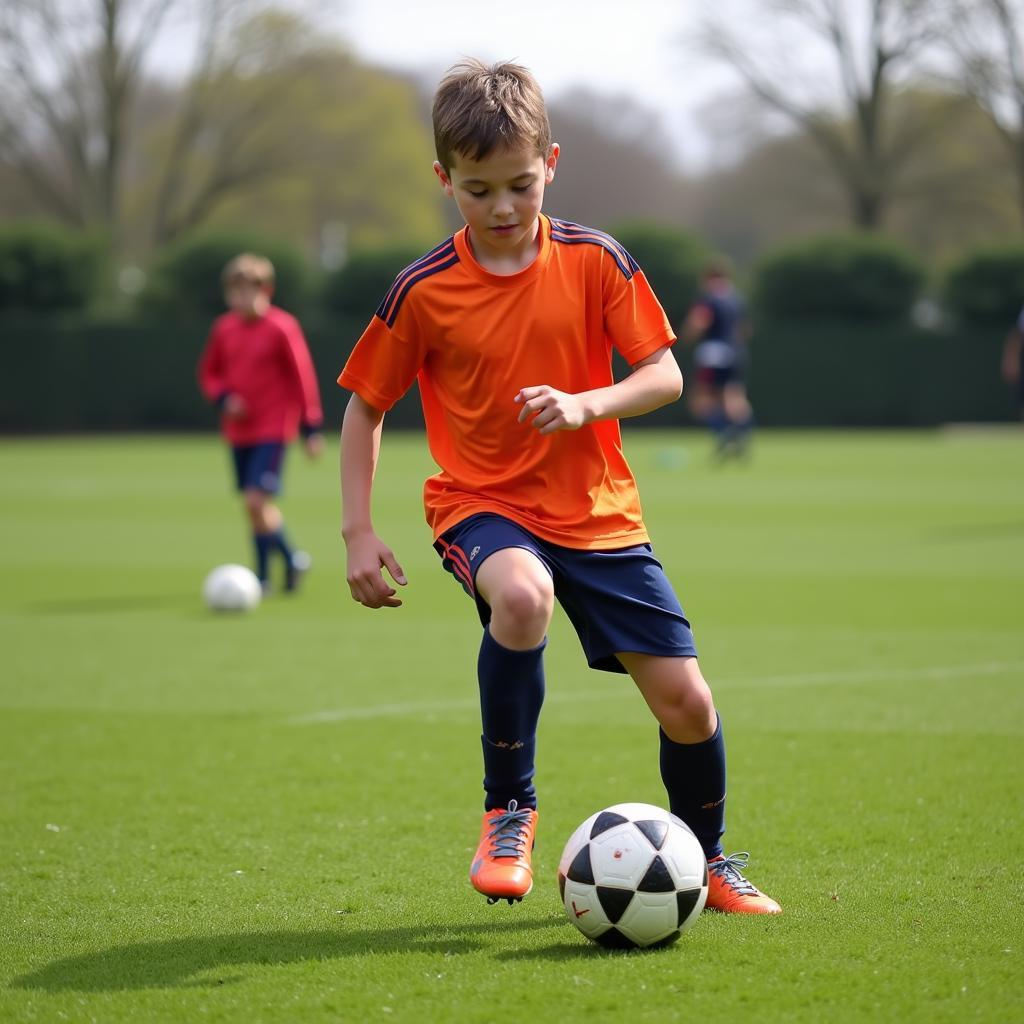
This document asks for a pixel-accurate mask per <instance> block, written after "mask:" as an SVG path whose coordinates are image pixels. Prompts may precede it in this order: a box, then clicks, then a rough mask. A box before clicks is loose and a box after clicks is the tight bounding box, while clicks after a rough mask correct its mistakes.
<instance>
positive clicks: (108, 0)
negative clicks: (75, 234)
mask: <svg viewBox="0 0 1024 1024" xmlns="http://www.w3.org/2000/svg"><path fill="white" fill-rule="evenodd" d="M174 6H175V0H64V2H60V0H5V3H4V4H3V6H2V9H0V10H2V13H0V77H2V78H3V80H4V83H5V84H4V89H3V93H2V99H0V158H2V159H3V160H4V161H5V162H7V163H9V164H10V165H11V166H13V167H15V168H16V169H17V170H18V171H19V172H20V174H21V176H22V177H23V179H24V180H25V181H26V182H27V183H28V184H29V185H30V186H31V188H32V189H33V191H34V192H35V194H36V195H37V196H38V197H39V199H40V200H41V201H42V203H43V204H44V206H45V207H46V208H47V209H49V210H50V211H51V212H52V213H53V214H54V215H56V216H57V217H59V218H60V219H62V220H64V221H67V222H68V223H71V224H76V225H82V226H85V225H94V224H98V225H103V226H104V227H107V228H108V229H110V230H111V231H114V230H115V229H116V224H117V216H118V210H117V205H118V190H119V179H120V174H121V169H122V164H123V158H124V145H125V138H124V129H125V123H126V115H127V112H128V108H129V106H130V104H131V103H132V100H133V97H134V95H135V92H136V90H137V88H138V84H139V81H140V77H141V75H142V66H143V62H144V60H145V57H146V54H147V52H148V50H149V48H150V46H151V45H152V43H153V41H154V40H155V39H156V37H157V35H158V33H159V31H160V28H161V25H162V24H163V23H164V21H165V20H166V19H167V17H168V15H169V14H170V13H171V11H172V9H173V8H174Z"/></svg>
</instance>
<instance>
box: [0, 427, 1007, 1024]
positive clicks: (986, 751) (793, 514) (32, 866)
mask: <svg viewBox="0 0 1024 1024" xmlns="http://www.w3.org/2000/svg"><path fill="white" fill-rule="evenodd" d="M627 450H628V453H629V455H630V458H631V461H632V462H633V465H634V468H635V470H636V472H637V475H638V477H639V478H640V483H641V491H642V494H643V496H644V500H645V509H646V514H647V520H648V524H649V526H650V528H651V531H652V533H653V535H654V538H655V543H656V550H657V551H658V553H659V554H660V556H661V559H662V561H663V562H664V563H665V565H666V567H667V569H668V570H669V574H670V576H671V578H672V579H673V581H674V582H675V584H676V587H677V589H678V590H679V592H680V595H681V597H682V599H683V603H684V605H685V607H686V608H687V611H688V613H689V614H690V617H691V618H692V620H693V622H694V624H695V628H696V634H697V641H698V644H699V645H700V647H701V653H702V662H703V666H704V671H705V674H706V675H707V677H708V679H709V681H710V682H711V683H712V687H713V688H714V690H715V693H716V697H717V702H718V705H719V707H720V710H721V713H722V718H723V722H724V726H725V730H726V740H727V744H728V750H729V756H730V772H731V775H730V786H729V810H728V823H729V831H728V832H727V835H726V844H727V852H732V851H735V850H750V851H751V853H752V858H751V867H750V872H749V873H750V876H751V878H752V879H753V880H754V881H755V882H756V883H757V884H759V885H760V886H761V887H762V888H764V889H765V890H766V891H767V892H769V893H771V894H772V895H774V896H775V897H777V898H778V899H779V900H780V902H781V903H782V904H783V906H784V907H785V914H784V915H783V916H782V917H781V918H778V919H770V920H764V919H742V918H734V917H723V916H716V915H711V914H704V915H703V916H702V917H701V919H700V920H699V921H698V922H697V924H696V926H695V927H694V928H693V929H692V930H691V931H690V932H689V933H688V934H687V935H685V936H684V937H683V939H682V940H680V942H679V943H677V944H676V945H675V946H673V947H670V948H669V949H667V950H661V951H657V952H651V953H610V952H606V951H603V950H601V949H599V948H598V947H595V946H591V945H590V944H588V943H587V942H586V940H585V939H583V937H582V936H581V935H579V934H578V933H577V932H576V931H575V929H573V928H572V927H571V926H570V925H569V924H568V923H567V921H566V919H565V917H564V915H563V912H562V909H561V906H560V903H559V900H558V892H557V884H556V880H555V868H556V864H557V861H558V856H559V853H560V852H561V846H562V843H563V842H564V841H565V839H566V838H567V837H568V836H569V834H570V832H571V831H572V829H573V828H574V827H575V826H576V825H577V824H578V823H579V822H580V821H582V820H583V818H584V817H586V816H587V815H588V814H590V813H591V812H592V811H594V810H597V809H598V808H599V807H602V806H605V805H608V804H611V803H615V802H618V801H623V800H641V801H647V802H652V803H659V804H663V803H664V802H665V798H664V794H663V791H662V789H661V785H660V781H659V777H658V770H657V740H656V729H655V726H654V725H653V723H652V721H651V720H650V719H649V717H648V714H647V712H646V710H645V709H644V707H643V706H642V701H641V700H640V698H639V696H638V695H637V694H636V693H635V692H633V691H632V690H631V684H629V683H628V681H627V680H625V679H623V678H620V677H614V676H611V675H606V674H600V673H592V672H588V671H587V669H586V667H585V664H584V663H583V661H582V658H581V655H580V653H579V648H578V644H577V641H576V638H575V636H574V635H573V634H572V633H571V632H570V629H569V628H568V625H567V623H566V621H565V619H564V618H563V617H562V616H561V614H559V616H558V618H557V620H556V622H555V625H554V627H553V630H552V637H551V643H550V645H549V648H548V650H549V659H548V694H549V698H548V703H547V706H546V708H545V713H544V717H543V719H542V722H541V734H540V751H539V775H538V785H539V789H540V794H541V817H540V831H539V838H538V845H537V851H536V861H535V863H536V867H537V877H538V884H537V886H536V888H535V890H534V893H533V894H532V895H531V896H530V897H529V898H528V899H527V900H526V901H525V902H524V903H523V904H521V905H519V906H516V907H508V906H506V905H504V904H502V905H499V906H494V907H488V906H487V905H486V904H485V903H484V901H483V899H482V898H480V897H478V896H477V895H476V894H475V893H474V892H473V891H472V889H471V888H470V886H469V883H468V880H467V878H466V872H467V870H468V863H469V857H470V853H471V850H472V848H473V847H474V846H475V840H476V833H477V829H478V821H479V818H478V815H479V807H480V797H481V794H480V786H479V780H480V777H481V774H482V769H481V766H480V764H479V738H478V735H479V729H478V713H477V705H476V698H475V679H474V676H473V674H472V673H473V666H474V663H475V656H476V647H477V642H478V632H477V627H476V624H475V618H474V613H473V609H472V606H471V604H470V602H469V601H468V600H467V599H466V598H465V597H464V596H463V595H462V594H461V591H460V590H459V589H458V587H457V586H456V585H455V584H454V582H452V581H451V579H450V578H449V577H447V576H446V575H444V574H443V573H442V572H441V571H440V568H439V564H438V562H437V559H436V556H435V555H434V553H433V551H432V550H431V548H430V545H429V537H428V536H427V533H426V528H425V526H424V525H423V523H422V517H421V512H420V505H419V492H420V485H421V480H422V477H423V476H424V475H425V473H426V472H427V469H428V465H429V463H428V458H427V455H426V453H425V450H424V446H423V444H422V441H421V439H420V438H419V437H415V436H403V437H396V436H391V437H389V438H387V439H386V442H385V450H384V459H383V462H382V468H381V473H380V477H379V482H378V497H377V519H378V527H379V531H380V533H381V534H382V535H383V536H384V538H385V539H386V540H387V541H388V542H389V543H390V544H392V546H393V547H394V548H395V550H396V552H397V554H398V556H399V558H400V559H401V560H402V562H403V564H404V567H405V569H406V571H407V573H408V576H409V579H410V581H411V582H410V586H409V587H408V589H407V591H406V593H405V595H404V596H405V598H406V604H405V606H404V607H403V608H402V609H400V610H398V611H377V612H371V611H367V610H366V609H362V608H360V607H358V606H357V605H355V604H354V603H353V602H352V601H351V599H350V598H349V597H348V594H347V588H346V586H345V582H344V571H343V552H342V548H341V544H340V542H339V541H338V539H337V485H336V482H335V481H336V471H335V469H334V465H333V463H334V460H335V455H334V452H333V451H329V452H328V454H327V457H326V458H325V459H324V460H323V461H322V462H321V463H319V464H316V465H313V464H309V463H307V462H305V460H303V459H302V458H301V456H300V455H298V453H297V452H295V453H294V454H293V455H292V456H290V458H291V462H290V465H289V468H288V473H287V483H288V493H287V495H286V498H285V508H286V511H287V513H288V516H289V519H290V523H291V526H292V529H293V533H294V536H295V538H296V539H297V540H299V541H300V542H301V544H302V545H303V546H305V547H308V548H309V550H310V551H311V552H312V553H313V555H314V558H315V560H316V567H315V569H314V572H313V573H312V574H311V575H310V577H309V579H308V586H307V588H306V590H305V592H304V593H302V594H301V595H300V596H299V597H297V598H292V599H287V598H282V597H278V598H275V599H270V600H268V601H266V602H264V604H263V605H262V606H261V607H260V608H259V609H258V610H257V611H256V612H254V613H252V614H251V615H248V616H243V617H235V618H232V617H228V618H224V617H217V616H214V615H212V614H210V613H207V612H206V611H204V609H203V608H202V607H201V606H200V601H199V597H198V593H199V587H200V584H201V581H202V578H203V575H204V574H205V572H206V571H207V570H208V569H210V568H211V567H212V566H213V565H215V564H217V563H219V562H226V561H245V562H248V560H249V551H248V546H247V543H246V541H245V537H244V533H243V529H242V523H241V517H240V513H239V511H238V509H237V505H236V501H235V499H234V497H233V495H232V494H231V493H230V491H229V489H228V482H227V464H226V455H225V453H224V451H223V450H222V449H221V447H220V445H219V444H218V443H217V442H216V441H215V440H213V439H212V438H188V439H180V438H166V439H165V438H121V439H110V440H96V439H90V440H80V441H78V440H67V439H65V440H25V441H13V440H7V441H3V442H0V494H2V496H3V501H2V504H0V516H2V530H0V568H2V576H0V581H2V582H0V621H2V624H3V626H2V630H3V632H2V637H3V672H2V681H0V825H2V827H0V1020H4V1021H47V1022H49V1021H57V1020H71V1021H91V1020H96V1021H103V1022H106V1021H197V1020H204V1021H243V1020H244V1021H275V1022H276V1021H334V1020H342V1021H363V1020H376V1021H398V1020H404V1021H414V1020H415V1021H428V1022H433V1021H439V1022H462V1021H474V1022H475V1021H480V1022H483V1021H496V1020H509V1021H518V1020H531V1019H532V1020H534V1021H537V1022H547V1021H558V1022H560V1024H564V1022H574V1021H591V1020H600V1021H619V1022H629V1024H632V1022H634V1021H636V1022H639V1021H673V1020H680V1021H684V1020H685V1021H691V1020H696V1021H711V1022H713V1021H748V1020H749V1021H757V1022H760V1021H787V1022H788V1021H807V1022H812V1021H813V1022H819V1021H847V1020H848V1021H897V1020H899V1021H928V1022H936V1021H958V1022H959V1021H998V1022H1004V1021H1011V1020H1018V1021H1019V1020H1022V1019H1024V959H1022V949H1024V926H1022V923H1021V922H1022V920H1024V900H1022V891H1024V881H1022V869H1021V850H1022V848H1024V785H1022V784H1024V771H1022V768H1024V742H1022V740H1024V435H1021V434H1012V433H1007V434H1002V435H1000V434H985V433H979V434H955V433H954V434H944V433H935V434H882V433H879V434H870V435H858V434H842V433H835V434H765V435H763V436H762V437H761V438H760V439H759V440H758V445H757V450H756V454H755V457H754V459H753V461H752V462H751V463H750V464H749V465H726V466H720V467H716V466H714V465H712V464H711V462H710V461H709V459H708V451H709V449H708V442H707V441H706V440H705V439H704V437H703V436H701V435H697V434H677V435H673V436H669V435H664V434H661V435H658V434H650V433H644V432H640V431H633V432H631V433H629V434H628V435H627Z"/></svg>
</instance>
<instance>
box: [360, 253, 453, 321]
mask: <svg viewBox="0 0 1024 1024" xmlns="http://www.w3.org/2000/svg"><path fill="white" fill-rule="evenodd" d="M458 261H459V257H458V254H457V253H456V252H455V239H454V238H449V239H446V240H445V241H444V242H442V243H441V244H440V245H438V246H435V247H434V248H433V249H431V250H430V252H428V253H427V254H426V255H425V256H421V257H420V258H419V259H418V260H416V261H415V262H413V263H410V264H409V266H407V267H406V268H405V269H404V270H403V271H401V273H399V275H398V276H397V277H396V278H395V282H394V284H392V286H391V288H390V289H389V290H388V293H387V295H385V296H384V299H383V301H382V302H381V304H380V305H379V306H378V307H377V316H379V317H380V318H381V320H383V321H385V322H386V323H387V325H388V326H389V327H390V326H391V325H392V324H393V323H394V322H395V317H396V316H398V310H399V308H400V307H401V305H402V302H403V300H404V299H405V296H406V295H408V293H409V289H410V288H411V287H412V286H413V285H414V284H415V283H416V282H417V281H422V280H423V278H425V277H430V275H431V274H435V273H437V272H438V271H439V270H444V269H446V268H447V267H451V266H454V264H456V263H458Z"/></svg>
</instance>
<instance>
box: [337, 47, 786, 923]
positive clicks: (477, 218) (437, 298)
mask: <svg viewBox="0 0 1024 1024" xmlns="http://www.w3.org/2000/svg"><path fill="white" fill-rule="evenodd" d="M433 120H434V133H435V141H436V147H437V161H436V163H435V164H434V173H435V174H436V175H437V177H438V179H439V181H440V184H441V188H442V189H443V190H444V192H445V194H446V195H448V196H449V197H451V198H453V199H454V200H455V203H456V205H457V206H458V209H459V212H460V213H461V215H462V217H463V218H464V220H465V222H466V226H465V227H464V228H462V229H461V230H460V231H459V232H457V233H456V234H455V235H454V236H453V237H451V238H449V239H448V240H447V241H445V242H443V243H442V244H441V245H439V246H437V247H436V248H435V249H433V250H431V251H430V252H429V253H427V254H426V255H425V256H424V257H423V258H422V259H420V260H418V261H417V262H415V263H413V264H412V265H411V266H409V267H407V268H406V269H405V270H404V271H402V273H401V274H399V276H398V278H397V279H396V280H395V283H394V285H393V287H392V288H391V290H390V291H389V292H388V294H387V295H386V296H385V298H384V300H383V302H381V304H380V306H379V307H378V309H377V313H376V315H375V316H374V318H373V320H372V321H371V323H370V325H369V326H368V327H367V329H366V331H365V332H364V334H363V335H362V337H361V338H360V339H359V341H358V343H357V344H356V347H355V349H354V350H353V352H352V355H351V357H350V358H349V360H348V362H347V364H346V366H345V368H344V370H343V372H342V374H341V376H340V377H339V378H338V381H339V383H340V384H341V385H342V386H343V387H346V388H348V389H349V390H351V391H352V392H353V395H352V397H351V398H350V400H349V403H348V407H347V410H346V413H345V419H344V425H343V427H342V472H341V476H342V497H343V509H344V511H343V522H342V532H343V536H344V539H345V544H346V547H347V555H348V572H347V577H348V582H349V587H350V590H351V594H352V597H353V598H354V599H355V600H356V601H358V602H360V603H361V604H363V605H365V606H366V607H368V608H396V607H398V606H399V605H401V603H402V602H401V600H400V599H399V598H398V596H397V591H396V590H395V588H394V587H393V586H392V585H391V584H390V583H389V582H388V581H387V580H386V579H385V578H384V575H383V572H382V569H387V571H388V573H389V575H390V576H391V578H392V580H393V581H394V582H395V583H396V584H398V585H400V586H405V585H406V582H407V581H406V578H405V574H404V573H403V571H402V569H401V566H400V565H399V563H398V561H397V559H396V557H395V555H394V554H393V553H392V551H391V550H390V549H389V548H388V546H387V545H386V544H385V543H384V541H383V540H381V539H380V538H379V537H378V536H377V534H376V533H375V531H374V527H373V523H372V521H371V516H370V504H371V503H370V494H371V486H372V481H373V476H374V469H375V466H376V461H377V454H378V451H379V445H380V437H381V427H382V422H383V418H384V414H385V413H386V412H387V410H389V409H390V408H391V407H392V405H393V404H394V403H395V402H396V401H397V400H398V398H399V397H400V396H401V395H403V394H404V393H405V391H406V390H407V389H408V388H409V387H410V385H411V384H412V382H413V380H414V379H416V378H417V377H418V379H419V388H420V395H421V398H422V402H423V411H424V416H425V419H426V425H427V439H428V443H429V446H430V450H431V453H432V455H433V457H434V459H435V460H436V462H437V463H438V465H439V466H440V467H441V471H440V472H439V473H438V474H437V475H435V476H433V477H431V478H430V479H429V480H428V481H427V483H426V488H425V503H426V514H427V520H428V522H429V523H430V525H431V528H432V530H433V536H434V541H435V545H434V546H435V548H436V549H437V551H438V554H439V555H440V557H441V559H442V564H443V566H444V568H445V569H446V570H447V571H448V572H450V573H451V574H452V575H453V576H454V577H455V579H456V580H457V581H458V582H459V583H460V584H461V585H462V587H463V588H464V589H465V590H466V592H467V593H468V594H469V595H470V597H472V598H473V599H474V601H475V603H476V608H477V612H478V613H479V617H480V621H481V623H482V624H483V627H484V628H483V637H482V641H481V645H480V654H479V658H478V662H477V674H478V681H479V689H480V705H481V712H482V719H483V736H482V746H483V763H484V790H485V794H486V798H485V803H484V816H483V822H482V827H481V831H480V838H479V846H478V849H477V851H476V854H475V856H474V857H473V860H472V863H471V867H470V880H471V882H472V884H473V886H474V887H475V888H476V889H477V890H478V891H480V892H481V893H483V894H484V895H485V896H487V897H488V899H489V901H490V902H494V901H496V900H499V899H507V900H508V901H509V902H512V901H514V900H519V899H521V898H522V897H523V896H525V895H526V894H527V893H528V892H529V891H530V889H531V887H532V885H533V871H532V865H531V850H532V847H533V842H534V834H535V829H536V825H537V810H536V807H537V799H536V793H535V790H534V785H533V774H534V748H535V735H536V727H537V721H538V716H539V714H540V710H541V704H542V702H543V699H544V685H545V684H544V664H543V656H544V646H545V642H546V636H547V631H548V624H549V623H550V621H551V615H552V611H553V606H554V601H555V600H556V599H557V600H558V601H559V602H560V603H561V605H562V607H563V608H564V609H565V611H566V612H567V614H568V616H569V618H570V620H571V621H572V623H573V625H574V626H575V627H576V630H577V632H578V634H579V637H580V641H581V643H582V646H583V649H584V652H585V654H586V657H587V660H588V662H589V663H590V665H591V667H593V668H597V669H603V670H605V671H610V672H628V673H629V674H630V675H631V676H632V677H633V680H634V681H635V683H636V685H637V686H638V687H639V689H640V692H641V694H642V695H643V697H644V699H645V700H646V701H647V703H648V705H649V706H650V708H651V710H652V711H653V713H654V716H655V717H656V719H657V720H658V722H659V724H660V726H661V729H660V764H661V775H662V779H663V780H664V783H665V787H666V789H667V790H668V795H669V803H670V806H671V809H672V811H673V812H674V813H675V814H677V815H678V816H679V817H680V818H682V819H683V820H684V821H685V822H686V823H687V824H688V825H689V826H690V828H692V829H693V831H694V832H695V833H696V835H697V837H698V838H699V839H700V841H701V843H702V844H703V847H704V850H705V852H706V854H707V857H708V861H709V871H710V895H709V897H708V906H710V907H714V908H717V909H719V910H728V911H740V912H752V913H778V912H779V909H780V908H779V905H778V904H777V903H776V902H775V901H774V900H772V899H770V898H769V897H767V896H765V895H763V894H762V893H760V892H759V891H758V890H757V889H756V888H755V887H754V886H753V885H751V884H750V882H748V881H747V879H746V878H744V877H743V875H742V873H741V869H742V868H743V867H744V866H745V864H746V854H737V855H735V856H733V857H728V858H726V857H723V856H722V845H721V835H722V832H723V828H724V817H723V815H724V805H725V752H724V746H723V740H722V729H721V725H720V723H719V719H718V714H717V712H716V711H715V706H714V703H713V701H712V698H711V693H710V691H709V689H708V686H707V683H705V681H704V678H703V677H702V675H701V672H700V668H699V666H698V663H697V658H696V650H695V648H694V644H693V637H692V634H691V632H690V625H689V623H688V622H687V620H686V617H685V616H684V614H683V609H682V608H681V607H680V604H679V601H678V600H677V599H676V596H675V594H674V593H673V591H672V588H671V586H670V585H669V582H668V580H667V579H666V577H665V573H664V572H663V570H662V567H661V565H660V564H659V562H658V561H657V559H656V558H655V557H654V554H653V552H652V550H651V546H650V543H649V538H648V536H647V531H646V529H645V528H644V524H643V520H642V518H641V513H640V503H639V500H638V497H637V491H636V484H635V482H634V480H633V475H632V473H631V472H630V470H629V466H628V465H627V464H626V460H625V458H624V456H623V452H622V442H621V438H620V433H619V425H618V420H619V419H620V418H622V417H624V416H638V415H641V414H643V413H645V412H648V411H650V410H652V409H656V408H658V407H659V406H661V405H664V404H665V403H667V402H671V401H674V400H675V399H676V398H678V397H679V395H680V392H681V389H682V378H681V376H680V373H679V369H678V367H677V365H676V362H675V359H674V358H673V356H672V353H671V350H670V346H671V344H672V342H673V341H674V336H673V334H672V331H671V328H670V327H669V324H668V322H667V321H666V318H665V314H664V312H663V311H662V308H661V306H660V305H659V304H658V301H657V300H656V299H655V297H654V295H653V293H652V292H651V289H650V287H649V285H648V284H647V281H646V280H645V278H644V275H643V272H642V271H641V270H640V268H639V267H638V266H637V264H636V263H635V262H634V261H633V260H632V258H631V257H630V255H629V254H628V253H627V252H626V251H625V250H624V249H623V248H622V246H621V245H619V244H618V243H617V242H616V241H615V240H614V239H613V238H611V237H609V236H608V235H606V234H603V233H601V232H599V231H594V230H591V229H590V228H586V227H581V226H580V225H578V224H572V223H569V222H567V221H562V220H555V219H551V218H549V217H547V216H545V215H544V214H542V213H541V202H542V200H543V198H544V189H545V186H547V185H549V184H550V183H551V181H552V179H553V178H554V175H555V167H556V164H557V162H558V156H559V148H558V146H557V145H556V144H554V143H552V141H551V137H550V128H549V126H548V119H547V114H546V112H545V107H544V101H543V99H542V97H541V93H540V90H539V88H538V86H537V84H536V82H535V81H534V79H533V78H532V76H531V75H530V73H529V72H528V71H526V70H525V69H524V68H521V67H519V66H517V65H514V64H498V65H494V66H493V67H487V66H485V65H483V64H481V63H479V62H476V61H467V62H465V63H463V64H459V65H457V66H455V67H454V68H453V69H452V70H451V71H450V72H449V73H448V75H447V77H445V78H444V80H443V81H442V82H441V84H440V86H439V88H438V91H437V94H436V96H435V98H434V107H433ZM613 346H614V347H615V348H616V349H618V351H619V352H621V353H622V355H623V356H624V357H625V358H626V360H627V362H628V363H629V364H630V366H631V367H632V372H631V373H630V374H629V375H628V376H627V377H626V378H625V379H624V380H622V381H620V382H618V383H616V382H615V381H614V379H613V377H612V369H611V365H612V363H611V354H612V348H613Z"/></svg>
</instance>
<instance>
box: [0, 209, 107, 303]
mask: <svg viewBox="0 0 1024 1024" xmlns="http://www.w3.org/2000/svg"><path fill="white" fill-rule="evenodd" d="M105 258H106V253H105V247H104V245H103V242H102V240H101V238H100V236H98V235H95V234H90V233H87V232H82V231H70V230H68V229H66V228H62V227H58V226H56V225H53V224H35V223H25V224H13V225H8V226H5V227H0V309H2V310H12V309H13V310H16V309H25V310H42V311H57V310H74V309H82V308H83V307H85V306H87V305H88V304H89V302H90V301H91V300H92V299H93V298H94V297H95V294H96V289H97V286H98V284H99V279H100V274H101V271H102V268H103V264H104V260H105Z"/></svg>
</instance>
